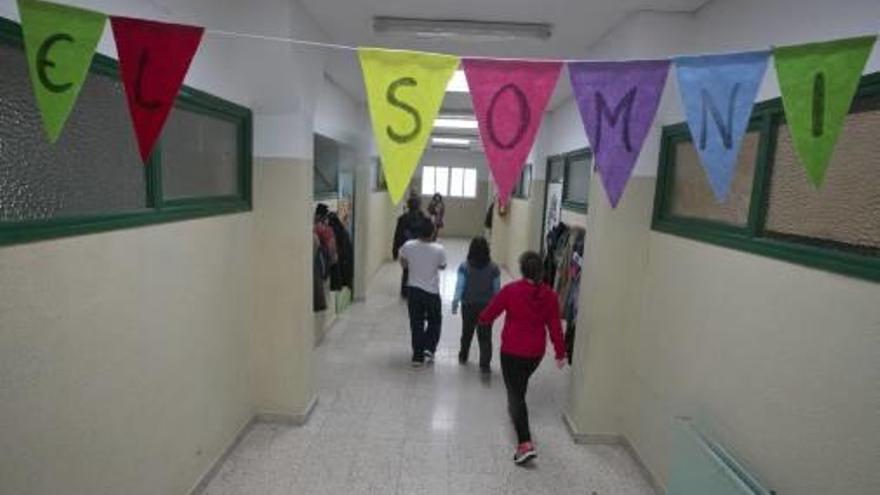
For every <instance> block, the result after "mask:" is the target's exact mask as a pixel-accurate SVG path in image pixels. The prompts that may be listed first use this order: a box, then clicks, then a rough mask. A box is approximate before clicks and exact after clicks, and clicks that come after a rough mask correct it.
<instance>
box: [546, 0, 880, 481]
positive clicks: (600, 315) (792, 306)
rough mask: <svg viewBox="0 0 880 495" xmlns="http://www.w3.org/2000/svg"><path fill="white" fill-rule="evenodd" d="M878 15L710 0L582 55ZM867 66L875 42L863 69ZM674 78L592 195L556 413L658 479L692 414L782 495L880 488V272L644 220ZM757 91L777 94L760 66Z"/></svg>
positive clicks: (714, 45)
mask: <svg viewBox="0 0 880 495" xmlns="http://www.w3.org/2000/svg"><path fill="white" fill-rule="evenodd" d="M877 19H880V3H877V2H875V1H864V0H854V1H848V2H838V3H827V2H820V1H818V0H770V1H766V0H765V1H758V0H740V1H730V0H727V1H725V0H716V1H714V2H712V3H710V4H709V5H708V6H707V7H705V8H704V9H702V10H701V11H700V12H699V13H698V14H696V15H694V16H672V15H658V14H640V15H638V16H636V17H634V18H633V19H631V20H630V21H628V22H627V23H624V24H623V25H621V26H620V27H619V28H618V29H617V30H616V31H615V32H613V33H611V34H610V35H609V36H608V37H606V39H605V41H604V42H603V43H601V44H600V45H599V46H598V47H596V49H595V51H594V53H592V54H591V56H593V57H606V56H607V57H618V56H623V57H627V58H630V57H649V56H657V55H671V54H677V53H700V52H706V51H735V50H742V49H753V48H757V47H765V46H767V45H770V44H774V43H779V44H783V43H793V42H801V41H809V40H817V39H832V38H836V37H843V36H850V35H858V34H865V33H874V32H877V30H878V29H877V28H878V23H877ZM878 68H880V64H878V53H877V50H875V53H874V55H873V57H872V59H871V62H870V65H869V67H868V69H867V72H870V71H876V70H878ZM676 92H677V89H676V88H675V78H674V77H671V78H670V83H669V84H668V85H667V89H666V95H665V97H664V102H663V105H662V107H661V110H660V117H659V119H658V122H657V126H658V127H657V128H656V129H655V131H654V134H653V135H652V137H650V138H649V140H650V141H649V146H648V147H647V148H646V149H645V150H644V151H643V153H642V157H641V158H640V161H639V165H638V168H637V174H638V176H639V177H636V178H635V179H634V181H633V182H631V183H630V185H629V187H628V190H627V192H626V193H625V195H624V197H623V200H622V202H621V205H620V207H619V208H618V209H617V210H611V209H610V208H608V206H607V201H606V200H605V198H604V197H602V195H603V194H604V191H602V192H601V193H599V192H597V193H594V194H591V199H590V212H591V214H590V217H589V219H588V232H589V234H588V236H587V245H586V260H587V266H586V268H585V274H584V283H585V286H584V288H583V290H582V293H581V301H580V304H581V311H580V313H579V320H578V340H577V348H576V351H575V352H576V356H577V357H576V363H575V367H574V368H573V380H572V394H571V397H570V400H569V404H568V406H567V413H568V414H569V415H570V417H571V419H572V420H573V423H574V425H575V427H576V429H577V430H579V432H580V433H585V434H599V435H606V434H622V435H625V436H626V437H627V438H628V439H629V440H630V442H631V443H632V444H633V445H634V447H635V449H636V450H637V451H638V453H639V454H640V456H641V457H642V459H643V460H644V461H645V464H646V465H647V467H648V469H649V470H650V471H651V472H652V473H653V474H654V476H655V477H656V478H657V480H658V481H659V482H660V484H661V485H664V484H665V483H666V480H667V468H668V463H669V449H670V437H671V423H672V418H673V417H674V416H675V415H691V416H696V417H698V418H700V419H702V420H703V421H704V422H706V424H707V425H708V427H709V428H710V430H711V431H712V432H713V433H714V434H715V436H716V437H717V438H718V439H719V440H720V441H721V443H722V444H724V445H726V446H727V447H729V448H730V449H731V450H732V451H733V452H734V453H735V455H737V457H738V458H739V459H740V460H741V461H743V462H744V463H745V464H746V466H747V467H748V468H749V469H750V470H752V471H753V472H754V473H755V474H756V475H757V476H758V477H759V478H760V479H761V480H763V481H764V482H765V483H766V484H767V485H768V486H769V487H770V488H772V489H774V490H776V491H777V492H778V493H780V494H781V493H798V494H807V495H813V494H815V495H819V494H828V493H854V494H865V495H867V494H873V493H878V492H880V475H878V474H877V471H876V468H875V466H876V465H877V462H878V459H880V436H878V435H877V432H880V414H877V412H878V411H880V366H878V364H877V359H876V356H878V355H880V340H878V339H877V329H878V328H880V309H878V307H877V304H876V301H878V300H880V286H878V285H877V284H876V283H868V282H864V281H860V280H857V279H853V278H849V277H843V276H839V275H834V274H829V273H826V272H822V271H819V270H814V269H810V268H806V267H802V266H798V265H794V264H790V263H785V262H781V261H777V260H773V259H768V258H764V257H760V256H756V255H752V254H748V253H743V252H739V251H735V250H731V249H725V248H720V247H714V246H710V245H708V244H705V243H701V242H696V241H691V240H686V239H682V238H678V237H674V236H669V235H665V234H660V233H657V232H653V231H651V230H650V217H651V211H652V207H653V192H654V180H653V179H652V178H651V176H653V175H654V174H655V171H656V166H657V161H658V160H657V156H658V155H657V150H656V143H657V142H658V137H659V134H658V132H659V126H660V125H664V124H668V123H672V122H677V121H679V120H680V119H681V111H680V109H679V104H678V96H677V93H676ZM761 94H762V97H763V98H768V97H772V96H776V95H777V94H778V89H777V88H776V85H775V82H774V80H773V75H772V70H770V71H768V78H767V80H766V81H765V84H764V88H763V89H762V93H761ZM569 107H570V108H571V107H572V105H571V104H569ZM566 112H569V110H566V109H565V108H562V109H560V110H557V112H556V113H555V115H554V116H555V117H556V119H557V120H558V124H557V125H559V126H561V128H564V127H565V125H564V124H563V122H564V117H562V115H570V113H566ZM578 132H581V131H580V129H579V128H578ZM593 186H594V188H595V189H594V190H597V191H601V186H598V182H597V181H595V180H594V183H593ZM597 186H598V187H597Z"/></svg>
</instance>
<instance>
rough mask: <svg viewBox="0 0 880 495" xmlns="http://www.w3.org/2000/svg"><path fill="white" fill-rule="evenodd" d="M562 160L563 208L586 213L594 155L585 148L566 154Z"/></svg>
mask: <svg viewBox="0 0 880 495" xmlns="http://www.w3.org/2000/svg"><path fill="white" fill-rule="evenodd" d="M562 159H563V162H564V166H563V172H562V173H563V179H562V206H563V208H566V209H568V210H574V211H579V212H585V211H587V203H588V202H589V194H590V175H591V174H592V170H593V153H592V152H591V151H590V150H589V149H586V148H585V149H580V150H577V151H572V152H570V153H566V154H564V155H562Z"/></svg>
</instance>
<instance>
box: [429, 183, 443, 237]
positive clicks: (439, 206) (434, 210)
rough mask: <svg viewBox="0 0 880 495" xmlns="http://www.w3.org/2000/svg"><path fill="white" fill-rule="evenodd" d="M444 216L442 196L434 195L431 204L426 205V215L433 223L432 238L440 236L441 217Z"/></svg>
mask: <svg viewBox="0 0 880 495" xmlns="http://www.w3.org/2000/svg"><path fill="white" fill-rule="evenodd" d="M445 214H446V205H445V204H444V203H443V195H441V194H440V193H434V196H433V197H431V202H430V203H428V215H429V216H430V217H431V222H433V223H434V238H435V239H436V238H437V237H439V236H440V229H442V228H443V215H445Z"/></svg>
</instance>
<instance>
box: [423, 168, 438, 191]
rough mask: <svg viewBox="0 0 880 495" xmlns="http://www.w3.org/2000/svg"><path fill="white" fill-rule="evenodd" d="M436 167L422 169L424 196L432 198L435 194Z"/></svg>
mask: <svg viewBox="0 0 880 495" xmlns="http://www.w3.org/2000/svg"><path fill="white" fill-rule="evenodd" d="M434 177H435V176H434V167H423V168H422V194H424V195H425V196H431V195H433V194H434Z"/></svg>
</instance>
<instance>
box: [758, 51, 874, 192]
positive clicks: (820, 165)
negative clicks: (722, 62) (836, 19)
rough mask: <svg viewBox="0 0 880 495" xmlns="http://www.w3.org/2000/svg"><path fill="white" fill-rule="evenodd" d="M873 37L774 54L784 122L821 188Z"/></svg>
mask: <svg viewBox="0 0 880 495" xmlns="http://www.w3.org/2000/svg"><path fill="white" fill-rule="evenodd" d="M876 39H877V37H876V36H864V37H860V38H849V39H843V40H836V41H829V42H824V43H809V44H806V45H796V46H784V47H778V48H774V49H773V57H774V59H775V63H776V73H777V76H778V78H779V89H780V91H781V93H782V104H783V106H784V107H785V118H786V119H787V121H788V128H789V130H790V131H791V137H792V141H793V142H794V147H795V149H796V150H797V153H798V156H799V157H800V159H801V162H803V164H804V167H805V168H806V169H807V175H808V176H809V178H810V181H812V182H813V184H814V185H815V186H817V187H818V186H820V185H822V181H823V179H824V178H825V170H826V169H827V168H828V161H829V159H830V158H831V152H832V151H833V150H834V144H835V143H836V142H837V137H838V136H839V135H840V130H841V129H842V128H843V122H844V119H845V118H846V116H847V114H848V113H849V108H850V105H852V99H853V96H854V95H855V92H856V89H857V88H858V86H859V79H861V76H862V71H863V70H864V69H865V64H866V63H867V61H868V56H869V55H870V54H871V48H872V47H873V46H874V42H875V41H876Z"/></svg>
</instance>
